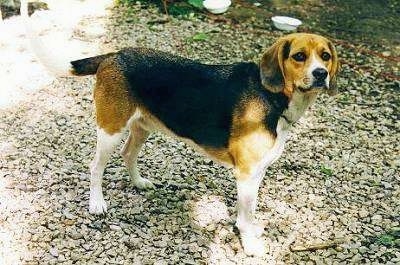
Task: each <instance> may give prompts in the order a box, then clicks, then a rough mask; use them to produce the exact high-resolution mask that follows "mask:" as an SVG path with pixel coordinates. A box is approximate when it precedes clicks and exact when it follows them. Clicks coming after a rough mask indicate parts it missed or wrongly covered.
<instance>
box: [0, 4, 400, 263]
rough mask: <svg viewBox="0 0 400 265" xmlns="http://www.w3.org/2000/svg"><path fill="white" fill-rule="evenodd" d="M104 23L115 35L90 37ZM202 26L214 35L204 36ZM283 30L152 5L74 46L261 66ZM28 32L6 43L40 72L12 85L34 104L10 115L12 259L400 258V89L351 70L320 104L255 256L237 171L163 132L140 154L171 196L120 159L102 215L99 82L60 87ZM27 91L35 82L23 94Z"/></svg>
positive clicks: (117, 14)
mask: <svg viewBox="0 0 400 265" xmlns="http://www.w3.org/2000/svg"><path fill="white" fill-rule="evenodd" d="M127 14H128V16H127ZM103 22H104V23H106V24H105V28H106V30H105V32H104V33H99V34H94V33H93V31H91V30H90V29H93V27H96V25H100V24H101V23H103ZM200 32H205V33H207V34H206V36H207V38H206V39H205V40H203V41H194V40H193V36H194V35H195V34H196V33H200ZM280 35H281V33H279V32H276V31H271V30H269V29H268V28H267V29H262V30H260V29H258V28H254V27H253V26H252V25H251V24H249V23H244V24H240V25H235V26H233V25H230V24H226V23H216V22H215V21H214V22H213V21H212V20H211V19H199V18H196V17H194V18H190V19H176V18H172V19H171V20H170V21H165V17H163V15H162V14H161V13H160V12H159V11H158V10H157V9H156V8H153V7H146V6H140V5H138V4H137V5H134V6H132V7H131V8H126V7H120V8H114V9H112V10H111V18H106V17H104V16H97V17H93V16H92V17H86V18H85V19H84V20H82V21H81V22H80V25H79V27H78V29H77V30H75V31H74V38H76V39H79V40H83V41H86V42H89V43H91V44H98V45H99V46H100V48H101V49H102V50H103V51H108V50H114V49H118V48H121V47H125V46H146V47H152V48H156V49H159V50H164V51H169V52H172V53H175V54H180V55H183V56H187V57H189V58H193V59H199V60H200V61H202V62H207V63H217V62H218V63H230V62H236V61H241V60H257V58H258V56H259V55H260V54H261V52H262V50H263V49H264V48H265V47H267V46H269V45H270V44H271V43H272V42H273V41H274V39H275V38H276V37H278V36H280ZM15 37H16V38H17V39H18V40H19V41H20V42H21V44H20V45H19V46H17V47H11V46H10V45H8V46H7V43H6V41H5V40H2V41H3V43H0V44H1V45H0V46H2V47H8V48H9V49H13V48H14V49H15V50H16V51H17V52H18V53H21V54H25V57H26V58H28V59H26V60H27V62H26V63H30V64H31V65H32V67H36V68H32V69H34V70H35V69H36V70H35V71H36V72H35V73H36V75H34V76H33V77H32V79H31V78H30V79H29V80H26V76H28V77H30V76H31V75H33V74H32V73H31V72H30V71H29V69H31V68H28V70H23V71H22V72H21V71H18V73H19V75H21V76H20V77H19V80H24V82H23V84H20V87H17V81H16V83H15V84H14V83H12V85H15V87H11V90H14V89H15V90H17V88H18V91H21V94H23V95H25V97H21V99H19V101H15V102H12V103H9V104H5V105H4V106H3V107H2V110H1V111H0V121H1V122H0V213H1V214H0V263H1V264H6V265H8V264H10V265H11V264H364V263H366V264H399V263H400V249H399V248H400V238H399V233H400V223H399V222H400V215H399V213H400V176H399V166H400V161H399V153H400V152H399V145H398V143H399V141H400V135H399V127H400V126H399V125H400V123H399V109H398V108H399V101H398V93H399V82H398V81H390V80H382V79H379V78H378V77H376V76H375V75H374V73H372V74H371V73H367V72H357V71H354V70H353V69H352V68H350V67H348V66H347V65H343V67H342V73H341V76H340V78H339V87H340V90H341V93H340V94H339V95H338V96H336V97H334V98H328V97H327V96H321V97H320V98H319V99H318V101H317V102H316V104H315V105H314V106H313V107H312V110H311V111H309V112H308V113H307V114H306V115H305V117H303V118H302V119H301V120H300V121H299V123H298V124H296V125H295V127H294V129H293V133H292V135H291V137H290V140H289V142H288V144H287V147H286V150H285V152H284V154H283V156H282V157H281V159H280V160H279V161H278V162H277V163H276V164H274V165H273V166H272V167H271V168H270V170H269V171H268V172H267V176H266V177H265V180H264V182H263V184H262V187H261V189H260V193H259V205H258V211H257V218H258V220H260V221H261V222H262V223H264V224H265V226H266V228H265V232H264V238H265V240H266V242H267V246H268V247H267V252H266V255H265V257H263V258H251V257H246V256H245V255H244V254H243V251H242V247H241V245H240V241H239V238H238V231H237V230H236V229H235V228H234V226H233V224H234V219H235V199H236V191H235V184H234V180H233V176H232V174H231V173H230V172H229V171H228V170H226V169H224V168H223V167H220V166H219V165H217V164H214V163H213V162H212V161H210V160H209V159H207V158H205V157H203V156H201V155H199V154H198V153H196V152H195V151H193V150H192V149H190V148H188V147H187V146H186V145H185V144H183V143H181V142H177V141H175V140H172V139H170V138H166V137H165V136H162V135H159V134H154V135H152V136H151V137H150V139H149V140H148V141H147V142H146V145H145V148H144V149H143V150H142V152H141V155H140V159H139V170H141V172H142V175H143V176H145V177H147V178H149V179H150V180H152V181H153V183H154V184H156V186H157V189H156V190H151V191H138V190H136V189H134V188H132V187H130V186H129V183H128V179H127V178H128V174H127V171H126V169H125V167H124V166H123V162H122V160H121V158H120V157H119V156H118V155H117V154H115V155H114V156H113V158H112V160H111V161H110V163H109V165H108V167H107V169H106V172H105V176H104V183H103V187H104V191H105V198H106V200H107V202H108V203H109V212H108V213H107V215H105V216H92V215H90V214H89V213H88V195H89V194H88V193H89V168H88V165H89V163H90V161H91V158H92V157H93V153H94V147H95V124H94V116H93V107H92V87H93V84H94V78H92V77H88V78H59V79H57V80H52V81H51V80H50V81H49V78H50V77H49V76H46V75H45V74H44V72H43V69H42V68H40V66H38V64H37V62H35V61H33V60H32V59H29V58H31V57H29V56H31V55H27V54H28V53H27V51H26V46H24V45H26V44H23V41H22V40H23V38H24V36H23V35H21V34H16V35H15ZM24 47H25V48H24ZM338 50H339V54H340V56H341V57H342V58H346V60H350V61H351V62H353V63H365V64H368V65H370V66H373V67H374V69H376V71H377V72H379V71H381V70H382V69H381V68H382V65H383V62H382V61H381V60H382V59H379V58H374V57H365V56H364V57H362V55H360V54H356V53H354V51H352V50H347V49H345V48H342V47H340V46H338ZM25 57H24V58H25ZM3 67H5V68H3V69H6V70H1V71H3V72H1V73H2V74H3V75H4V76H7V75H9V76H10V75H13V76H15V73H16V72H17V70H18V69H22V68H18V67H15V65H13V61H12V60H11V61H10V62H9V63H8V64H7V65H3ZM7 67H8V68H7ZM13 67H14V68H13ZM7 69H8V70H7ZM39 73H41V74H42V75H43V77H42V78H41V77H40V76H39ZM38 76H39V77H38ZM24 78H25V79H24ZM35 78H36V79H35ZM37 78H39V79H40V78H41V79H40V80H42V81H43V80H44V81H43V82H42V83H40V82H37ZM26 83H29V84H31V85H32V84H35V85H34V88H31V89H23V87H24V86H23V85H24V84H26ZM1 85H2V87H1V88H0V90H4V89H6V85H7V84H6V83H5V82H3V83H1ZM7 88H8V89H10V87H9V85H8V86H7ZM332 240H340V241H341V242H342V243H341V244H339V245H338V246H336V247H332V248H327V249H319V250H313V251H302V252H292V251H291V250H290V247H289V246H290V245H292V246H293V245H294V246H298V245H305V244H316V243H327V242H331V241H332Z"/></svg>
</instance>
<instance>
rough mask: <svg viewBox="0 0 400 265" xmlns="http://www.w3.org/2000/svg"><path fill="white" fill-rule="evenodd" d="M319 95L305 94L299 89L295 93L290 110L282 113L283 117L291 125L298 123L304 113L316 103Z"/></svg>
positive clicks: (290, 102)
mask: <svg viewBox="0 0 400 265" xmlns="http://www.w3.org/2000/svg"><path fill="white" fill-rule="evenodd" d="M316 97H317V93H303V92H300V91H298V90H297V89H296V90H295V91H294V92H293V94H292V97H291V99H290V101H289V104H288V108H287V109H286V110H285V111H284V112H283V113H282V117H283V118H284V119H285V120H286V122H287V123H289V124H290V125H291V124H293V123H295V122H297V121H298V120H299V119H300V118H301V116H303V114H304V112H305V111H306V110H307V109H308V107H310V106H311V104H313V103H314V101H315V99H316Z"/></svg>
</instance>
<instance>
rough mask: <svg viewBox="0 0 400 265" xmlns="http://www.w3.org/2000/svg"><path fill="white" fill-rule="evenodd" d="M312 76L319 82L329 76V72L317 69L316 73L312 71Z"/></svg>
mask: <svg viewBox="0 0 400 265" xmlns="http://www.w3.org/2000/svg"><path fill="white" fill-rule="evenodd" d="M312 75H313V76H314V77H315V79H317V80H324V79H325V78H326V77H327V76H328V71H326V70H325V69H324V68H316V69H315V70H314V71H312Z"/></svg>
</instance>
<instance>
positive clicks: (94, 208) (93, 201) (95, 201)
mask: <svg viewBox="0 0 400 265" xmlns="http://www.w3.org/2000/svg"><path fill="white" fill-rule="evenodd" d="M106 212H107V204H106V201H105V200H104V198H103V196H102V195H101V196H96V195H90V198H89V213H91V214H103V213H106Z"/></svg>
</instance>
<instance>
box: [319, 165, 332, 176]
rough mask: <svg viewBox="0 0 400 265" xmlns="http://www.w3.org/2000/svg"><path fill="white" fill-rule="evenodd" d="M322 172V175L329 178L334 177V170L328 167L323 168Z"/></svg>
mask: <svg viewBox="0 0 400 265" xmlns="http://www.w3.org/2000/svg"><path fill="white" fill-rule="evenodd" d="M320 171H321V172H322V173H324V174H325V175H327V176H332V175H333V170H332V169H330V168H328V167H325V166H321V168H320Z"/></svg>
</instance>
